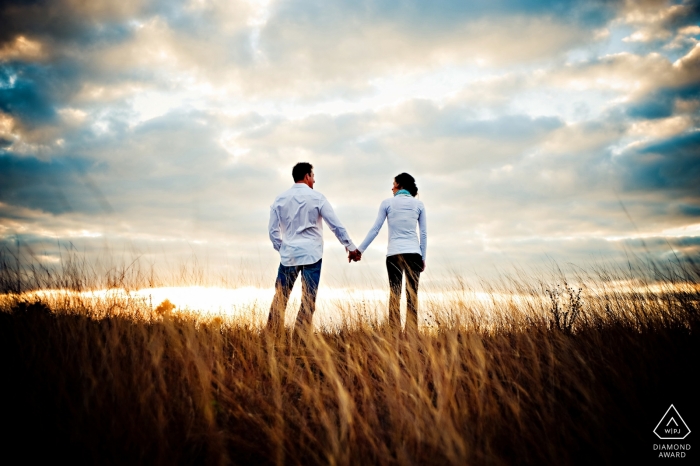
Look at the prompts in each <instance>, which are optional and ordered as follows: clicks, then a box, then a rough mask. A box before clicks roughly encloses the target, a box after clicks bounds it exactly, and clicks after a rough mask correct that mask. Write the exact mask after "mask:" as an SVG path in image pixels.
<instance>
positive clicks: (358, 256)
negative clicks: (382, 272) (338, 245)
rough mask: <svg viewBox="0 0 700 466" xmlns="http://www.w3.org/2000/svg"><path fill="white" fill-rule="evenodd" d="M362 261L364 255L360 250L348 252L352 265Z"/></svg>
mask: <svg viewBox="0 0 700 466" xmlns="http://www.w3.org/2000/svg"><path fill="white" fill-rule="evenodd" d="M360 260H362V253H361V252H360V250H359V249H355V250H354V251H348V263H350V261H354V262H358V261H360Z"/></svg>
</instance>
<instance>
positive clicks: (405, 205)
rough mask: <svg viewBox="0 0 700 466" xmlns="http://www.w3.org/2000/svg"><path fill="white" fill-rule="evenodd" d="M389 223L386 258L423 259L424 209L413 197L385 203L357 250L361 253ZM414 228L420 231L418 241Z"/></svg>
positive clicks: (426, 238) (426, 232)
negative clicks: (396, 256)
mask: <svg viewBox="0 0 700 466" xmlns="http://www.w3.org/2000/svg"><path fill="white" fill-rule="evenodd" d="M385 219H387V222H388V223H389V246H388V248H387V252H386V255H387V256H393V255H396V254H413V253H415V254H420V255H421V256H422V257H423V260H425V258H426V249H427V246H428V231H427V227H426V218H425V206H424V205H423V203H422V202H421V201H419V200H418V199H416V198H415V197H412V196H409V195H406V194H399V195H397V196H394V197H391V198H389V199H385V200H384V201H382V204H381V205H380V206H379V214H378V215H377V220H375V222H374V225H372V228H371V229H370V230H369V233H367V237H365V240H364V241H363V242H362V244H360V246H359V247H358V248H357V249H359V250H360V252H362V253H364V252H365V249H367V247H368V246H369V245H370V244H371V243H372V241H373V240H374V238H376V237H377V235H378V234H379V230H381V229H382V225H384V220H385ZM416 224H418V226H419V228H420V241H419V240H418V235H417V234H416Z"/></svg>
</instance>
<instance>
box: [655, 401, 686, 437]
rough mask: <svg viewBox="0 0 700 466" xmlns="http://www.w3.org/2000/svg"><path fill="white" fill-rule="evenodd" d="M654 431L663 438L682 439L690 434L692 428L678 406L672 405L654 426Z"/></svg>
mask: <svg viewBox="0 0 700 466" xmlns="http://www.w3.org/2000/svg"><path fill="white" fill-rule="evenodd" d="M654 433H655V434H656V436H657V437H659V438H660V439H661V440H682V439H684V438H686V437H687V436H688V434H689V433H690V429H689V428H688V425H687V424H686V423H685V421H684V420H683V418H682V417H681V415H680V414H678V410H676V407H675V406H673V405H671V406H669V408H668V409H667V410H666V414H664V416H663V417H662V418H661V420H660V421H659V423H658V424H657V425H656V427H655V428H654Z"/></svg>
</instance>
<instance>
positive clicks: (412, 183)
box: [394, 173, 418, 197]
mask: <svg viewBox="0 0 700 466" xmlns="http://www.w3.org/2000/svg"><path fill="white" fill-rule="evenodd" d="M394 181H396V184H398V185H399V187H400V188H401V189H405V190H406V191H408V192H409V193H411V196H413V197H416V194H418V186H416V179H415V178H413V177H412V176H411V175H409V174H408V173H401V174H399V175H396V176H395V177H394Z"/></svg>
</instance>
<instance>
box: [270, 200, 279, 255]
mask: <svg viewBox="0 0 700 466" xmlns="http://www.w3.org/2000/svg"><path fill="white" fill-rule="evenodd" d="M267 230H268V232H269V234H270V241H272V247H273V248H275V251H279V250H280V248H281V247H282V235H281V234H280V219H279V217H278V216H277V211H276V210H275V209H274V208H272V207H270V223H268V225H267Z"/></svg>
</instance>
